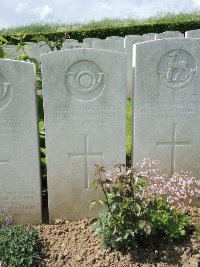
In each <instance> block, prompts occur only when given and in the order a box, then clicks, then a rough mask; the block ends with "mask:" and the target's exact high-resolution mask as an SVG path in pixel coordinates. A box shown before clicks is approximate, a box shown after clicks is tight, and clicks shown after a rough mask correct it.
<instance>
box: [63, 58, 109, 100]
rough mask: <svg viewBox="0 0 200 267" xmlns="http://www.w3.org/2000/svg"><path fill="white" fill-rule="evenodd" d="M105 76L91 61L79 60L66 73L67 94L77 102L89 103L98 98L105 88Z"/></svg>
mask: <svg viewBox="0 0 200 267" xmlns="http://www.w3.org/2000/svg"><path fill="white" fill-rule="evenodd" d="M104 80H105V75H104V73H103V71H102V70H101V68H100V67H99V66H98V65H97V64H95V63H94V62H92V61H88V60H81V61H78V62H76V63H74V64H72V65H71V66H70V67H69V69H68V70H67V72H66V76H65V82H66V87H67V91H68V93H69V94H70V95H71V96H72V97H73V98H74V99H77V100H82V101H89V100H93V99H95V98H97V97H99V96H100V95H101V94H102V92H103V90H104V87H105V81H104Z"/></svg>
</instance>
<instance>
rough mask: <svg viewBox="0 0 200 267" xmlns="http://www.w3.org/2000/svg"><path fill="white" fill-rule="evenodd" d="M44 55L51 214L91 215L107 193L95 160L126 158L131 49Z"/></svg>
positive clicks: (107, 161)
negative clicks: (96, 181) (97, 186)
mask: <svg viewBox="0 0 200 267" xmlns="http://www.w3.org/2000/svg"><path fill="white" fill-rule="evenodd" d="M41 59H42V77H43V95H44V114H45V129H46V149H47V172H48V196H49V218H50V221H52V220H54V219H56V218H66V219H70V220H71V219H80V218H84V217H91V216H93V215H94V214H96V211H95V212H94V211H93V212H92V211H91V212H89V210H88V208H89V206H90V203H91V201H92V200H94V199H98V198H99V197H100V196H102V192H100V191H95V190H94V189H93V187H92V186H91V183H92V181H93V178H94V170H95V166H94V164H100V165H104V166H106V167H108V168H111V167H112V166H114V165H115V164H116V163H119V162H125V155H126V153H125V139H126V136H125V125H126V123H125V120H126V55H125V54H123V53H117V52H111V51H102V50H95V49H91V48H90V49H74V50H63V51H59V52H55V53H51V55H50V54H49V55H45V56H42V57H41ZM111 66H113V67H112V68H111Z"/></svg>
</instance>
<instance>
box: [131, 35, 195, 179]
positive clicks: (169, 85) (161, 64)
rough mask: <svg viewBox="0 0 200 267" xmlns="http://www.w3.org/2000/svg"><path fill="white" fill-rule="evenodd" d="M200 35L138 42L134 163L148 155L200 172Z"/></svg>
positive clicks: (172, 167) (170, 168)
mask: <svg viewBox="0 0 200 267" xmlns="http://www.w3.org/2000/svg"><path fill="white" fill-rule="evenodd" d="M199 47H200V40H198V39H185V38H173V39H164V40H156V41H150V42H145V43H140V44H136V45H135V47H134V49H135V60H136V62H135V84H134V112H133V114H134V124H133V132H134V135H133V164H134V165H135V164H136V163H137V162H140V161H141V160H142V159H143V158H144V157H150V158H152V159H156V160H159V161H160V163H161V167H162V169H163V170H164V171H165V172H167V173H168V175H172V174H173V173H174V172H175V171H179V172H180V171H181V170H183V171H192V174H193V175H195V176H198V177H199V172H200V165H199V162H200V142H199V140H200V87H199V85H200V72H199V70H200V54H199V53H198V51H199Z"/></svg>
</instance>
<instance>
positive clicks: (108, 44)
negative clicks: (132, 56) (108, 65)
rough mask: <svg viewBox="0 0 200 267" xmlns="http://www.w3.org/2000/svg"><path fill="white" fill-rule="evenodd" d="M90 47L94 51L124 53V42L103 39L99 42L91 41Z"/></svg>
mask: <svg viewBox="0 0 200 267" xmlns="http://www.w3.org/2000/svg"><path fill="white" fill-rule="evenodd" d="M92 47H93V48H96V49H104V50H111V51H117V52H124V40H115V39H109V40H108V39H104V40H99V41H93V42H92Z"/></svg>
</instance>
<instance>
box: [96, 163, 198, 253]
mask: <svg viewBox="0 0 200 267" xmlns="http://www.w3.org/2000/svg"><path fill="white" fill-rule="evenodd" d="M157 164H158V162H157V161H152V160H150V159H144V160H143V162H142V164H141V166H140V167H141V170H140V171H137V170H136V169H131V168H126V167H125V165H124V164H118V165H116V166H115V168H114V170H113V171H108V172H106V170H105V168H104V167H101V166H98V165H96V175H97V178H96V179H95V180H94V182H93V185H94V186H95V188H97V187H98V186H99V185H100V186H101V188H102V190H103V193H104V195H105V199H104V200H103V201H102V200H100V201H94V202H93V203H92V204H91V206H93V205H94V204H96V203H97V202H98V203H101V204H103V209H102V212H101V213H100V215H99V216H98V217H97V218H95V219H94V220H93V221H92V224H93V226H94V228H95V230H96V232H97V233H98V234H99V235H100V236H101V237H102V241H103V244H104V245H105V246H109V247H113V248H115V247H117V248H120V247H123V248H125V247H129V246H134V245H137V243H138V241H139V240H140V239H141V238H144V237H148V236H149V235H163V236H165V237H167V238H169V239H173V238H179V237H181V236H183V235H185V234H186V230H187V227H188V226H189V219H188V216H187V215H186V214H185V213H184V211H185V209H186V206H187V205H188V204H189V203H191V200H192V198H193V197H194V196H196V195H199V192H200V191H199V188H198V187H199V185H200V184H199V182H198V181H197V180H196V179H195V178H192V177H191V178H189V176H188V174H181V175H178V174H174V175H173V176H172V177H171V178H170V179H167V176H166V175H163V174H159V171H158V169H156V168H155V167H157ZM172 186H173V189H172V188H171V187H172Z"/></svg>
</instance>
